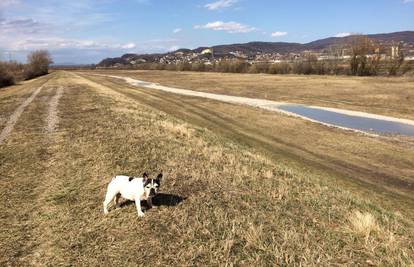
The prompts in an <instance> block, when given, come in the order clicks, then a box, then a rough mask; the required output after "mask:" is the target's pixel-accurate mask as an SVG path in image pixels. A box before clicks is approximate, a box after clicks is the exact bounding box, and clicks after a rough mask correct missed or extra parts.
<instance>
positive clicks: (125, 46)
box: [121, 43, 137, 49]
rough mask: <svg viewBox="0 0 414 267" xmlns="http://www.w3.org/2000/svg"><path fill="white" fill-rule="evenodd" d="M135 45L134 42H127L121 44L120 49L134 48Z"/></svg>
mask: <svg viewBox="0 0 414 267" xmlns="http://www.w3.org/2000/svg"><path fill="white" fill-rule="evenodd" d="M135 47H137V45H136V44H134V43H127V44H124V45H121V48H122V49H134V48H135Z"/></svg>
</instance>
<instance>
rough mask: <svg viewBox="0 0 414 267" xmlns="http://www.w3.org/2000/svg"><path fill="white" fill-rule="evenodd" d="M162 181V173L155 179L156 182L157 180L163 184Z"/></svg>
mask: <svg viewBox="0 0 414 267" xmlns="http://www.w3.org/2000/svg"><path fill="white" fill-rule="evenodd" d="M161 179H162V173H160V174H158V175H157V178H155V180H156V181H157V182H158V183H160V182H161Z"/></svg>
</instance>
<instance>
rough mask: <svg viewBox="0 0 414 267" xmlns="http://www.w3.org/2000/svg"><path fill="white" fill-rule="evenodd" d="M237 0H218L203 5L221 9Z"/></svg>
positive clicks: (208, 7)
mask: <svg viewBox="0 0 414 267" xmlns="http://www.w3.org/2000/svg"><path fill="white" fill-rule="evenodd" d="M237 2H238V0H219V1H216V2H212V3H208V4H206V5H205V6H204V7H205V8H207V9H209V10H218V9H223V8H226V7H231V6H232V5H234V4H235V3H237Z"/></svg>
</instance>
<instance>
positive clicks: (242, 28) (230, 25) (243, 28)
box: [194, 21, 256, 33]
mask: <svg viewBox="0 0 414 267" xmlns="http://www.w3.org/2000/svg"><path fill="white" fill-rule="evenodd" d="M194 29H209V30H214V31H226V32H229V33H247V32H252V31H255V30H256V28H254V27H251V26H248V25H243V24H240V23H238V22H234V21H230V22H223V21H215V22H209V23H207V24H205V25H195V26H194Z"/></svg>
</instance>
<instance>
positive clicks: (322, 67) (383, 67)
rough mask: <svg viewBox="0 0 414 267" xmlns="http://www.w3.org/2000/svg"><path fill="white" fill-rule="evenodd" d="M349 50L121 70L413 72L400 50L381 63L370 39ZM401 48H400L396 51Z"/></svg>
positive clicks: (355, 40) (357, 39)
mask: <svg viewBox="0 0 414 267" xmlns="http://www.w3.org/2000/svg"><path fill="white" fill-rule="evenodd" d="M347 47H348V48H349V50H350V58H349V59H343V58H341V57H340V56H339V55H340V54H341V51H342V47H341V46H340V47H339V48H336V50H337V51H331V55H332V57H331V58H329V59H325V60H318V58H317V57H316V56H315V55H314V54H312V53H308V54H305V55H304V56H303V57H302V59H300V60H294V61H291V62H278V63H260V62H255V63H248V62H246V61H245V60H240V59H233V60H222V61H218V62H214V63H212V64H205V63H204V62H201V61H200V62H192V63H189V62H182V63H178V64H161V63H141V64H138V65H134V66H124V67H123V68H133V69H147V70H172V71H212V72H230V73H268V74H305V75H310V74H314V75H353V76H375V75H389V76H395V75H404V74H406V73H408V72H412V71H413V70H414V62H413V61H404V54H403V53H402V51H401V49H399V53H398V55H396V56H395V57H392V58H388V59H385V60H384V59H383V58H382V53H383V51H384V50H385V48H384V47H382V46H381V44H379V43H378V42H375V41H373V40H371V39H370V38H368V37H366V36H363V35H357V36H355V37H354V38H353V39H352V40H351V43H350V44H349V45H348V46H347ZM399 48H401V47H399Z"/></svg>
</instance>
